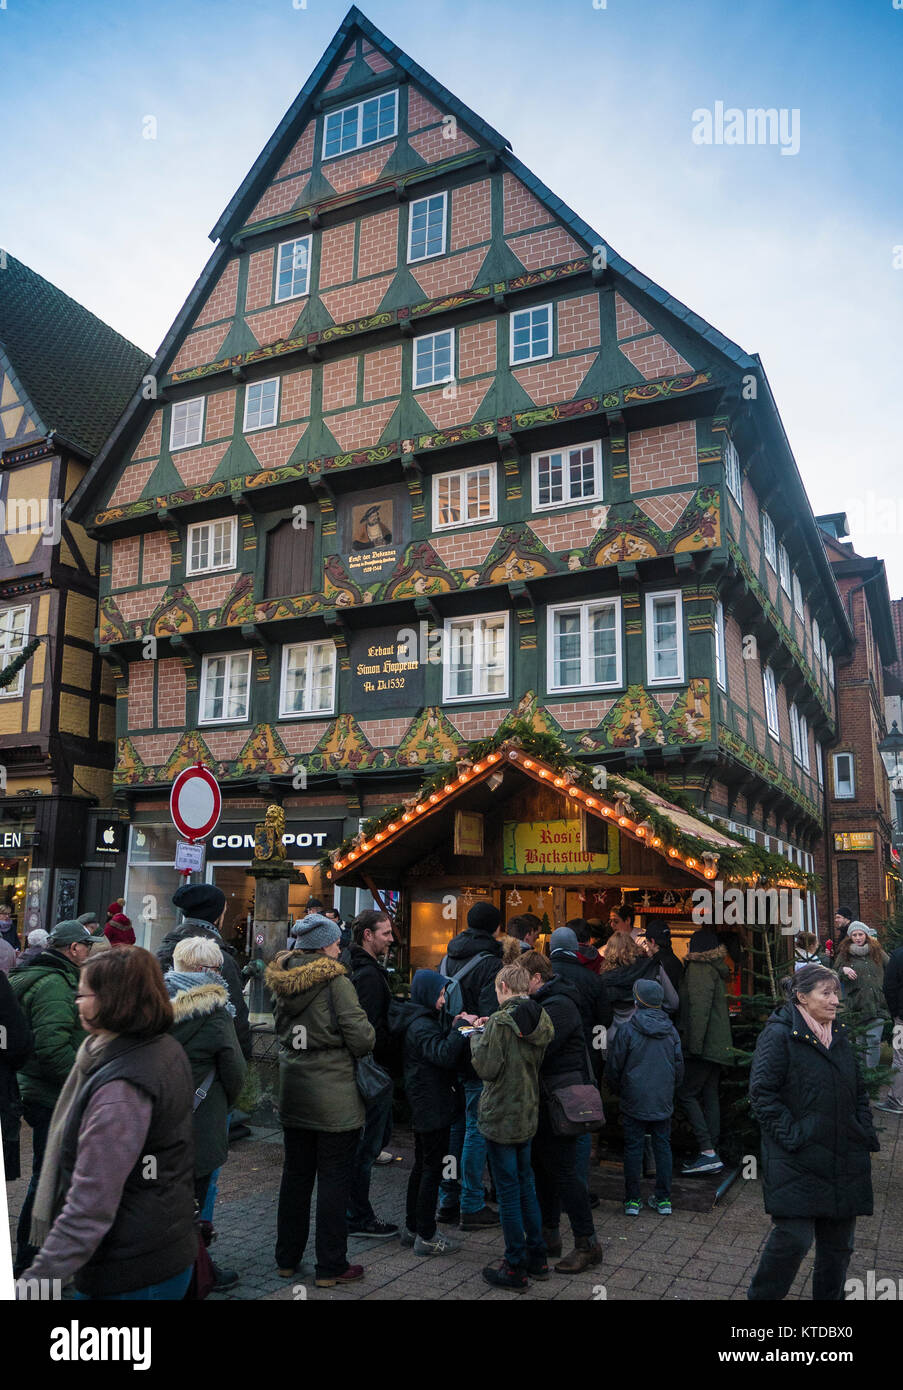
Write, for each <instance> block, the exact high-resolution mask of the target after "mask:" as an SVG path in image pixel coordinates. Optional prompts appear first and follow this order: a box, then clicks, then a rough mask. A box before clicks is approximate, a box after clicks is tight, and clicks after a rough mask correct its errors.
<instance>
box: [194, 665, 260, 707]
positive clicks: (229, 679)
mask: <svg viewBox="0 0 903 1390" xmlns="http://www.w3.org/2000/svg"><path fill="white" fill-rule="evenodd" d="M250 696H251V653H250V652H224V653H223V654H222V655H221V656H205V657H204V661H203V664H202V666H201V714H200V721H199V722H200V723H201V724H238V723H241V721H242V720H243V719H247V717H248V708H249V704H250Z"/></svg>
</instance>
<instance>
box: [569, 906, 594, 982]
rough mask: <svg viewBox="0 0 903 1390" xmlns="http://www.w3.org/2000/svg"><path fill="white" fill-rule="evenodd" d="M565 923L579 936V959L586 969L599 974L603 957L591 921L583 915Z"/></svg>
mask: <svg viewBox="0 0 903 1390" xmlns="http://www.w3.org/2000/svg"><path fill="white" fill-rule="evenodd" d="M565 925H566V926H568V927H569V928H570V929H571V931H572V932H573V933H574V935H575V936H576V938H577V960H578V961H579V962H580V964H581V965H582V966H583V967H584V969H585V970H591V971H592V973H593V974H594V975H598V974H599V972H600V970H601V969H602V957H601V956H600V954H599V948H598V946H596V945H595V943H594V942H593V940H592V933H591V932H590V927H589V922H587V921H586V919H585V918H583V917H572V918H571V920H570V921H569V922H567V923H566V924H565Z"/></svg>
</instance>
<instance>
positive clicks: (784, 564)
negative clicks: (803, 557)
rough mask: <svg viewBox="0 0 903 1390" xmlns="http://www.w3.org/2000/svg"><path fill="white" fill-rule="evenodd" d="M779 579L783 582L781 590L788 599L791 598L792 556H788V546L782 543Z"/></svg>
mask: <svg viewBox="0 0 903 1390" xmlns="http://www.w3.org/2000/svg"><path fill="white" fill-rule="evenodd" d="M778 577H779V578H780V581H781V588H782V589H783V590H784V593H785V594H786V595H787V597H788V598H789V597H790V556H789V555H788V554H787V547H786V545H784V544H783V542H781V544H779V545H778Z"/></svg>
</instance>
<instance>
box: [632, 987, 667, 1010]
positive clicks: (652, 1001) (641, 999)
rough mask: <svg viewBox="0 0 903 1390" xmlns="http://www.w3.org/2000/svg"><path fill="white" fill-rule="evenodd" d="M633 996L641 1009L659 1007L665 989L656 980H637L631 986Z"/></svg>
mask: <svg viewBox="0 0 903 1390" xmlns="http://www.w3.org/2000/svg"><path fill="white" fill-rule="evenodd" d="M633 997H634V999H635V1000H636V1002H637V1004H638V1005H639V1006H640V1008H641V1009H660V1008H661V1007H662V1001H663V999H664V997H665V991H664V990H663V989H662V987H661V985H660V984H659V982H658V980H637V982H636V984H635V985H634V987H633Z"/></svg>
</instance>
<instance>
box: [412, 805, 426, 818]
mask: <svg viewBox="0 0 903 1390" xmlns="http://www.w3.org/2000/svg"><path fill="white" fill-rule="evenodd" d="M414 810H415V811H416V812H417V814H418V816H422V815H423V813H424V811H425V810H426V807H425V806H424V805H422V804H421V805H420V806H415V807H414Z"/></svg>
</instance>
